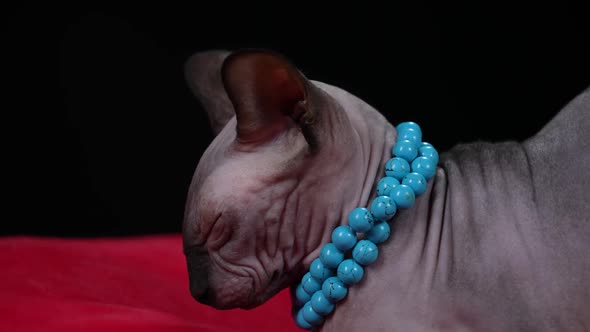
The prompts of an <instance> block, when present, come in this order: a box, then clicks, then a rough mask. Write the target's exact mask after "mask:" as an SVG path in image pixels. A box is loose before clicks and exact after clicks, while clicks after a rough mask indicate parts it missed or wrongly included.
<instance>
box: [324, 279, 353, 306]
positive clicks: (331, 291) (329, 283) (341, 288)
mask: <svg viewBox="0 0 590 332" xmlns="http://www.w3.org/2000/svg"><path fill="white" fill-rule="evenodd" d="M322 293H323V294H324V296H325V297H326V298H327V299H328V300H330V301H331V302H333V303H336V302H338V301H340V300H342V299H343V298H345V297H346V294H348V288H346V285H345V284H344V283H343V282H342V280H340V279H338V277H330V278H328V279H326V281H324V284H323V285H322Z"/></svg>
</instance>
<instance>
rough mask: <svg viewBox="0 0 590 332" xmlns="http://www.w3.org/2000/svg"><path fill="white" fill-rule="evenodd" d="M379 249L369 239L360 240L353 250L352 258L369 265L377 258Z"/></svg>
mask: <svg viewBox="0 0 590 332" xmlns="http://www.w3.org/2000/svg"><path fill="white" fill-rule="evenodd" d="M377 256H379V249H377V246H376V245H375V243H373V242H371V241H369V240H360V241H359V243H357V244H356V246H354V249H353V250H352V258H354V260H355V261H357V263H359V264H361V265H369V264H371V263H373V262H374V261H376V260H377Z"/></svg>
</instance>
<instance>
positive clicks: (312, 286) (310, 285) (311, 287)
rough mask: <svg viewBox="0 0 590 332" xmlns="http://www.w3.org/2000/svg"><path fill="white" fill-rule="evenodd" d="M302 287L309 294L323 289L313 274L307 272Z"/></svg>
mask: <svg viewBox="0 0 590 332" xmlns="http://www.w3.org/2000/svg"><path fill="white" fill-rule="evenodd" d="M301 285H302V286H303V289H304V290H305V292H307V294H313V293H315V292H317V291H318V289H320V288H321V287H322V284H321V282H320V281H319V280H317V279H316V278H314V277H312V276H311V273H309V272H307V273H306V274H305V275H304V276H303V278H302V279H301Z"/></svg>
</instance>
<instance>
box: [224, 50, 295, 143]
mask: <svg viewBox="0 0 590 332" xmlns="http://www.w3.org/2000/svg"><path fill="white" fill-rule="evenodd" d="M222 79H223V84H224V87H225V90H226V92H227V94H228V96H229V99H230V100H231V103H232V104H233V106H234V110H235V112H236V120H237V128H236V130H237V139H238V141H239V142H242V143H257V142H265V141H267V140H270V139H272V138H273V137H276V136H277V135H279V134H280V133H281V132H283V131H285V130H288V129H289V128H291V127H293V126H297V125H298V124H299V122H300V121H302V117H303V118H304V115H305V114H306V103H305V102H306V79H305V78H304V77H303V75H302V74H301V73H300V72H299V70H297V68H296V67H295V66H293V65H292V64H291V63H290V62H289V61H287V60H286V59H284V58H283V57H282V56H280V55H277V54H275V53H271V52H266V51H258V50H246V51H240V52H236V53H233V54H232V55H230V56H228V57H227V59H226V60H225V61H224V63H223V67H222Z"/></svg>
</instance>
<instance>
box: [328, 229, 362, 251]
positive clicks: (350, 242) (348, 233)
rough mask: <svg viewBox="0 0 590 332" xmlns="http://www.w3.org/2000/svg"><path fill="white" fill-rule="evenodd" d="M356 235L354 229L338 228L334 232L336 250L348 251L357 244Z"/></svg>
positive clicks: (333, 241) (333, 239)
mask: <svg viewBox="0 0 590 332" xmlns="http://www.w3.org/2000/svg"><path fill="white" fill-rule="evenodd" d="M356 240H357V239H356V233H355V232H354V231H353V230H352V227H350V226H347V225H342V226H338V227H336V229H335V230H334V231H333V232H332V243H334V245H335V246H336V248H338V249H340V250H342V251H346V250H348V249H350V248H352V247H354V245H355V244H356Z"/></svg>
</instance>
